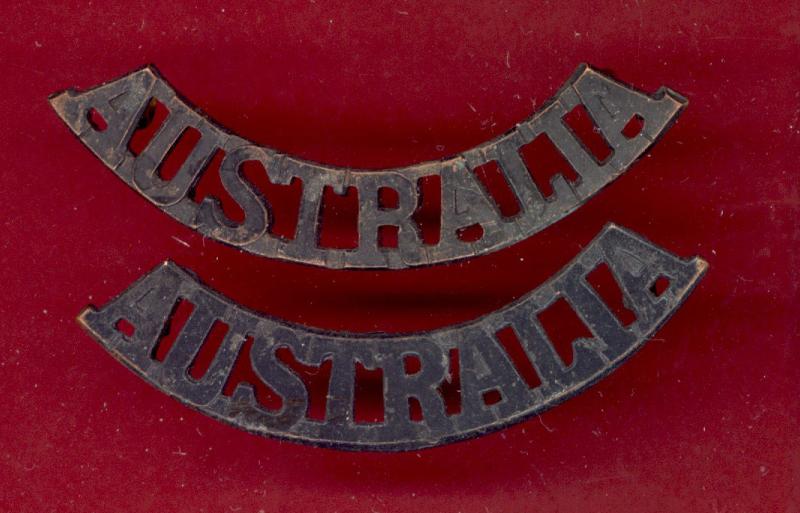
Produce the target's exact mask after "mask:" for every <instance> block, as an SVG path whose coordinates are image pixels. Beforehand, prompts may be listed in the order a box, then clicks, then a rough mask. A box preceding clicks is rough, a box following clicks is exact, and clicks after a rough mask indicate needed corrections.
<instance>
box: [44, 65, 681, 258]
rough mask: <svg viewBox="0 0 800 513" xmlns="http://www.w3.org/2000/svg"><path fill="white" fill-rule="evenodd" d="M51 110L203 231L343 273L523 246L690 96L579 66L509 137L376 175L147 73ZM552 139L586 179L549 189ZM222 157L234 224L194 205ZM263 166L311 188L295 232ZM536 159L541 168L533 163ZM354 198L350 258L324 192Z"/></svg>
mask: <svg viewBox="0 0 800 513" xmlns="http://www.w3.org/2000/svg"><path fill="white" fill-rule="evenodd" d="M153 99H156V100H158V101H160V102H161V103H163V104H164V105H165V106H166V107H167V109H168V110H169V115H168V117H167V119H166V120H165V121H164V123H163V124H162V125H161V127H160V128H159V130H158V132H157V133H156V134H155V136H154V137H153V139H152V140H151V141H150V142H149V145H148V146H147V147H146V149H145V150H144V151H142V152H141V153H139V154H138V155H133V154H132V153H131V152H130V151H129V150H128V145H127V143H128V141H129V139H130V137H131V135H132V133H133V132H134V130H135V129H136V127H137V126H138V125H139V124H140V123H141V119H142V116H147V106H148V105H151V101H152V100H153ZM50 102H51V104H52V106H53V108H54V109H55V110H56V112H57V113H58V115H59V116H60V117H61V118H62V119H63V120H64V122H65V123H66V124H67V125H68V126H69V127H70V129H71V130H72V131H73V132H74V133H75V134H76V135H77V136H78V137H80V139H81V141H82V142H83V143H84V144H85V145H86V146H88V147H89V148H90V149H91V150H92V151H93V152H94V153H95V154H96V155H97V156H98V157H99V158H100V159H101V160H102V161H103V162H104V163H105V164H106V165H107V166H108V167H109V168H111V169H112V170H113V171H114V172H115V173H116V174H117V175H118V176H119V177H120V178H121V179H122V180H124V181H125V182H126V183H127V184H128V185H129V186H131V187H132V188H134V189H135V190H136V191H138V192H139V193H140V194H141V195H143V196H145V197H146V198H147V199H148V200H150V201H151V202H152V203H153V204H155V205H156V206H158V208H160V209H161V210H163V211H164V212H166V213H167V214H169V215H170V216H172V217H174V218H175V219H177V220H178V221H180V222H182V223H184V224H185V225H187V226H189V227H192V228H194V229H196V230H198V231H199V232H201V233H203V234H204V235H206V236H208V237H211V238H214V239H217V240H219V241H222V242H224V243H227V244H231V245H234V246H237V247H240V248H242V249H244V250H247V251H249V252H252V253H255V254H258V255H264V256H268V257H273V258H280V259H285V260H290V261H294V262H301V263H305V264H312V265H320V266H328V267H334V268H403V267H410V266H418V265H427V264H435V263H440V262H448V261H452V260H455V259H460V258H466V257H470V256H473V255H478V254H482V253H487V252H490V251H494V250H497V249H499V248H502V247H505V246H508V245H510V244H512V243H514V242H516V241H519V240H521V239H523V238H525V237H528V236H530V235H531V234H533V233H536V232H537V231H539V230H541V229H543V228H545V227H546V226H548V225H550V224H552V223H554V222H555V221H557V220H559V219H561V218H562V217H564V216H565V215H567V214H568V213H570V212H571V211H573V210H574V209H576V208H577V207H578V206H580V205H581V204H582V203H583V202H584V201H586V200H587V199H588V198H589V197H591V196H592V195H593V194H595V193H597V192H598V191H599V190H600V189H601V188H603V187H604V186H605V185H607V184H608V183H609V182H611V181H612V180H614V179H615V178H617V177H618V176H620V175H621V174H622V173H623V172H624V171H625V170H626V169H627V168H628V167H629V166H630V165H631V164H632V163H633V162H634V161H635V160H636V159H637V158H638V157H640V156H641V155H642V153H643V152H644V151H645V150H646V149H647V148H648V147H649V146H650V145H651V144H653V142H654V141H655V140H656V139H657V138H658V137H659V136H660V135H661V134H662V133H663V132H664V131H665V130H666V129H667V128H668V127H669V126H670V125H671V123H672V122H674V120H675V119H676V118H677V116H678V114H679V113H680V111H681V110H682V108H683V107H684V106H685V104H686V100H685V99H684V98H683V97H681V96H680V95H679V94H677V93H675V92H673V91H671V90H669V89H666V88H661V89H659V91H658V92H656V93H655V94H654V95H653V96H652V97H650V96H647V95H645V94H642V93H640V92H637V91H634V90H632V89H630V88H627V87H625V86H624V85H622V84H620V83H619V82H616V81H614V80H612V79H610V78H609V77H606V76H604V75H602V74H600V73H598V72H596V71H594V70H592V69H591V68H589V67H588V66H585V65H581V66H579V67H578V69H577V70H576V72H575V73H574V75H573V76H572V78H571V79H570V80H569V81H568V82H567V83H566V85H565V86H564V87H563V88H562V89H561V90H560V91H559V92H558V93H557V94H556V96H555V97H554V98H553V99H551V100H550V101H549V102H547V103H546V104H545V106H544V107H543V108H542V109H541V110H540V111H539V112H538V113H536V114H535V115H533V116H532V117H531V118H529V119H528V120H526V121H523V122H521V123H519V124H518V125H517V126H516V127H515V128H514V129H513V130H511V131H510V132H508V133H506V134H504V135H502V136H501V137H499V138H497V139H495V140H492V141H489V142H487V143H485V144H482V145H479V146H477V147H475V148H473V149H471V150H468V151H465V152H462V153H461V154H459V155H457V156H455V157H452V158H450V159H446V160H442V161H432V162H425V163H421V164H417V165H413V166H409V167H405V168H399V169H389V170H383V171H374V172H353V170H350V169H344V168H335V167H330V166H324V165H321V164H317V163H313V162H308V161H302V160H299V159H297V158H293V157H291V156H289V155H284V154H281V153H280V152H278V151H275V150H273V149H270V148H265V147H260V146H256V145H254V144H253V143H251V142H249V141H247V140H245V139H243V138H241V137H238V136H236V135H233V134H231V133H229V132H227V131H225V130H224V129H223V128H221V127H219V126H217V125H216V124H214V123H213V122H212V121H211V120H209V119H208V118H207V117H205V116H204V115H203V114H202V113H201V112H199V111H198V110H196V109H194V108H192V107H191V106H190V105H189V104H188V103H187V102H186V101H185V100H184V99H182V98H180V97H179V96H178V95H177V94H176V92H175V91H174V90H173V89H172V88H171V87H170V86H169V85H168V84H167V82H166V81H164V79H162V78H161V77H160V76H159V74H158V73H157V72H156V70H155V69H154V68H152V67H147V68H144V69H141V70H139V71H135V72H133V73H131V74H129V75H127V76H124V77H122V78H120V79H118V80H115V81H113V82H110V83H107V84H105V85H101V86H98V87H96V88H94V89H91V90H88V91H86V92H82V93H78V92H75V91H73V90H68V91H65V92H62V93H59V94H56V95H53V96H52V97H51V99H50ZM579 105H583V106H584V107H585V108H586V110H587V112H588V113H589V115H590V116H591V118H592V119H593V121H594V123H595V125H596V127H597V129H599V132H600V133H601V134H602V136H603V138H604V139H605V141H606V143H607V144H608V147H609V149H610V150H611V151H610V154H609V156H608V157H607V158H605V159H604V160H603V161H602V162H600V161H598V159H597V157H595V156H594V155H593V154H592V152H590V151H589V150H587V148H586V147H585V146H584V145H583V143H582V142H581V140H580V139H579V138H578V137H576V135H575V134H574V133H572V131H571V130H570V128H569V127H568V126H567V124H565V122H564V120H563V118H564V116H565V115H567V114H568V113H569V112H570V111H572V109H573V108H575V107H576V106H579ZM90 112H95V113H99V115H100V116H102V118H103V120H104V122H105V123H107V127H98V126H96V125H93V124H92V123H91V122H90V120H89V113H90ZM636 116H638V117H639V118H640V119H641V120H642V121H643V123H644V124H643V127H642V129H641V131H640V132H638V133H636V134H635V135H633V136H627V135H625V134H623V128H624V127H625V126H626V124H627V123H628V122H629V121H630V120H631V119H632V118H634V117H636ZM187 127H193V128H195V129H197V130H198V131H199V132H200V135H201V138H200V141H199V142H198V143H197V144H196V146H195V147H194V149H193V150H192V151H191V154H190V155H189V156H188V158H187V159H186V161H185V162H183V164H182V165H181V167H180V169H179V171H178V172H177V174H176V176H174V177H173V178H171V179H170V180H169V181H165V180H162V179H161V178H160V177H159V174H158V168H159V165H160V164H161V162H162V161H163V160H164V159H165V158H166V156H167V155H168V153H169V151H170V148H172V147H173V145H174V144H175V143H176V141H177V140H178V138H179V137H180V135H181V134H182V133H183V132H184V131H185V129H187ZM542 134H545V135H546V136H547V137H548V138H549V139H550V140H551V141H552V142H553V143H554V144H555V146H556V148H557V149H558V150H559V152H560V153H562V154H563V156H564V157H565V159H566V161H567V162H568V163H569V165H570V166H571V167H572V168H573V169H574V171H575V173H576V174H577V176H578V178H577V180H575V181H568V180H567V179H565V177H564V175H563V174H556V175H555V176H554V177H553V178H552V180H551V185H552V189H553V191H552V194H547V195H545V194H543V193H542V191H540V190H539V188H538V187H537V186H536V184H535V182H534V180H533V179H532V178H531V174H530V173H529V170H528V168H527V167H526V162H524V161H523V159H522V158H521V157H520V149H521V148H522V147H524V146H525V145H527V144H529V143H530V142H531V141H533V140H534V139H536V138H537V137H538V136H540V135H542ZM218 149H222V150H224V152H225V158H224V160H223V162H222V166H221V169H220V177H221V181H222V184H223V187H224V188H225V189H226V190H227V192H228V193H229V194H230V196H231V197H232V198H233V200H234V201H235V202H236V203H238V205H239V206H240V207H241V209H242V210H243V211H244V216H245V217H244V221H243V222H242V223H236V222H233V221H232V220H231V219H229V218H227V217H226V215H225V213H224V212H223V211H222V208H221V206H220V203H219V201H217V200H216V199H213V198H210V197H209V198H205V200H204V201H203V202H202V203H201V204H197V203H196V202H194V201H193V200H192V199H191V198H190V195H191V191H192V188H193V186H194V185H195V184H196V183H197V181H198V180H199V177H200V176H201V174H202V173H203V172H204V169H205V167H206V165H207V164H208V161H209V160H210V159H211V157H212V155H213V154H214V153H215V151H217V150H218ZM250 160H256V161H259V162H261V163H262V164H263V165H264V167H265V168H266V170H267V172H268V177H269V180H270V181H271V182H273V183H278V184H289V183H291V182H292V180H293V179H295V178H297V179H299V180H301V181H302V187H303V192H302V200H301V205H300V210H299V215H298V223H297V228H296V232H295V234H294V237H293V238H291V239H285V238H280V237H276V236H273V235H272V234H271V233H270V231H269V228H270V221H271V214H270V208H271V207H270V206H269V205H268V204H267V200H266V199H265V198H263V197H261V195H260V194H259V193H258V192H257V191H256V190H255V189H254V187H253V186H252V184H250V183H249V182H248V181H247V180H245V179H244V178H243V177H242V176H241V175H240V173H239V169H240V165H241V164H242V163H243V162H246V161H250ZM490 162H495V163H496V164H497V165H498V166H499V168H500V170H501V172H502V173H503V175H504V177H505V179H506V181H507V182H508V184H509V186H510V187H511V189H512V191H513V192H514V194H515V196H516V199H517V200H518V204H519V206H520V212H519V213H518V214H516V215H514V216H512V217H510V218H507V217H503V216H502V215H501V213H500V210H499V207H498V205H497V204H496V203H495V202H494V200H493V199H492V197H491V195H490V194H489V193H488V191H487V190H485V188H484V187H483V186H482V184H481V182H480V181H479V180H477V179H476V178H475V176H474V174H473V173H472V172H471V171H473V170H475V169H476V168H478V167H480V166H482V165H484V164H486V163H490ZM528 164H529V163H528ZM428 176H438V177H440V179H441V185H442V197H441V232H440V237H439V241H438V242H437V243H435V244H430V245H428V244H425V243H423V241H422V240H421V237H420V234H419V230H418V227H417V225H416V224H415V223H414V221H413V220H412V218H411V216H412V214H413V212H414V210H415V208H416V207H417V205H418V202H419V200H420V198H419V196H420V195H419V189H418V187H419V180H420V179H422V178H424V177H428ZM328 186H330V187H332V188H333V189H334V191H336V192H337V193H339V194H343V193H344V192H345V191H346V190H347V188H348V187H355V188H356V189H357V191H358V201H359V216H358V217H359V219H358V231H359V236H358V245H357V247H356V248H355V249H352V250H342V249H330V248H324V247H320V245H319V243H318V231H319V216H320V207H321V198H322V192H323V190H324V188H325V187H328ZM384 187H386V188H389V189H393V190H395V191H396V192H397V195H398V197H399V201H398V203H397V206H396V208H383V207H382V206H381V205H380V204H379V200H378V196H379V190H380V189H381V188H384ZM473 225H480V227H481V229H482V232H483V234H482V236H481V237H480V238H479V239H478V240H475V241H464V240H461V238H459V237H458V232H459V230H460V229H462V228H465V227H470V226H473ZM381 226H396V227H397V230H398V241H397V248H385V247H381V244H380V243H379V240H378V230H379V228H380V227H381Z"/></svg>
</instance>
